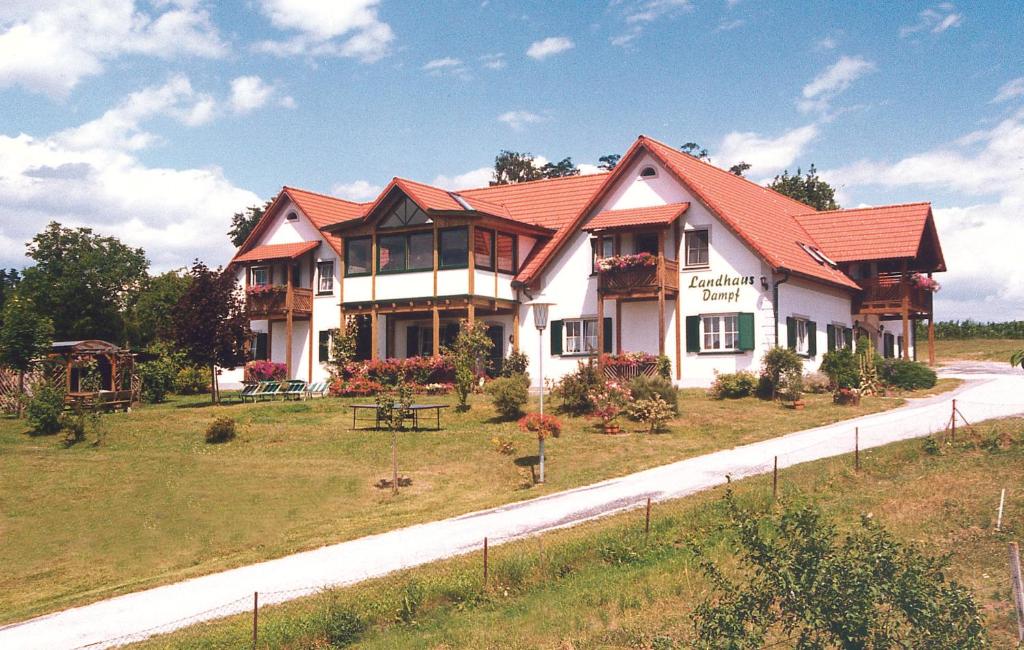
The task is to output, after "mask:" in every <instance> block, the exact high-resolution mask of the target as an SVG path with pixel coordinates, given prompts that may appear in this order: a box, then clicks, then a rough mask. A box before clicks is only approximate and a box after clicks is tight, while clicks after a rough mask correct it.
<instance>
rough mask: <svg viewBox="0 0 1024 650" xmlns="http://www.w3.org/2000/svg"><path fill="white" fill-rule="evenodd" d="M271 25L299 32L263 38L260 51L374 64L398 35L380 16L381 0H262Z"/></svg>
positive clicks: (256, 48)
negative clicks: (277, 37) (340, 0)
mask: <svg viewBox="0 0 1024 650" xmlns="http://www.w3.org/2000/svg"><path fill="white" fill-rule="evenodd" d="M259 4H260V10H261V11H262V12H263V14H264V15H265V16H267V18H269V19H270V22H271V24H273V25H274V26H275V27H277V28H278V29H281V30H285V31H290V32H296V34H295V35H293V36H292V37H291V38H289V39H287V40H283V41H273V40H268V41H261V42H259V43H256V44H255V45H254V46H253V49H254V50H255V51H257V52H264V53H268V54H275V55H277V56H299V55H303V56H343V57H351V58H355V59H359V60H361V61H363V62H364V63H373V62H374V61H377V60H379V59H381V58H383V57H384V56H386V55H387V54H388V52H389V51H390V48H391V43H392V41H393V40H394V38H395V34H394V32H393V31H392V30H391V26H390V25H388V24H387V23H385V22H382V21H381V20H380V19H379V18H378V16H377V5H379V4H380V0H346V1H345V2H323V1H321V0H260V2H259Z"/></svg>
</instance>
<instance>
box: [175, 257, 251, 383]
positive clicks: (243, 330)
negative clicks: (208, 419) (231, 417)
mask: <svg viewBox="0 0 1024 650" xmlns="http://www.w3.org/2000/svg"><path fill="white" fill-rule="evenodd" d="M189 276H190V277H191V279H192V282H191V284H190V285H189V288H188V290H187V291H186V292H185V294H184V295H183V296H182V297H181V300H179V301H178V305H177V307H176V308H175V310H174V334H175V340H176V342H177V343H178V345H179V346H180V347H181V349H182V350H183V351H184V352H185V355H186V356H187V357H188V358H189V359H190V360H191V361H192V362H193V363H196V364H198V365H201V366H206V367H209V369H210V397H211V399H212V400H213V402H215V403H219V402H220V388H219V387H218V385H217V368H218V367H221V368H228V369H234V368H237V367H238V366H240V365H242V364H244V363H245V360H246V343H247V341H248V339H249V336H250V332H249V319H248V317H247V316H246V313H245V304H244V302H243V301H242V297H241V290H240V289H239V287H238V282H237V280H236V279H235V276H233V275H232V274H231V273H229V272H226V271H224V270H222V269H220V268H217V269H215V270H211V269H209V268H207V266H206V265H205V264H203V263H202V262H200V261H199V260H196V261H195V263H194V264H193V265H192V268H191V269H190V270H189Z"/></svg>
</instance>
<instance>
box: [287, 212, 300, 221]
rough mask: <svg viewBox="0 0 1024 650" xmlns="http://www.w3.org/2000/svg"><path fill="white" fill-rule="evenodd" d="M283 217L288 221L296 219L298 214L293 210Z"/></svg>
mask: <svg viewBox="0 0 1024 650" xmlns="http://www.w3.org/2000/svg"><path fill="white" fill-rule="evenodd" d="M285 219H287V220H288V221H298V220H299V215H297V214H295V213H294V212H289V213H288V216H286V217H285Z"/></svg>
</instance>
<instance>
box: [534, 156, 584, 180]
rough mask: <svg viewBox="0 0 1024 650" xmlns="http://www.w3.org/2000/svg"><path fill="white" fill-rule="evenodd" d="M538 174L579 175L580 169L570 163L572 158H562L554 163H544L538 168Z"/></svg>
mask: <svg viewBox="0 0 1024 650" xmlns="http://www.w3.org/2000/svg"><path fill="white" fill-rule="evenodd" d="M540 174H541V176H543V177H544V178H563V177H565V176H579V175H580V169H579V167H577V166H576V165H574V164H573V163H572V158H562V159H561V160H559V161H558V162H556V163H550V162H549V163H545V164H544V166H542V167H541V168H540Z"/></svg>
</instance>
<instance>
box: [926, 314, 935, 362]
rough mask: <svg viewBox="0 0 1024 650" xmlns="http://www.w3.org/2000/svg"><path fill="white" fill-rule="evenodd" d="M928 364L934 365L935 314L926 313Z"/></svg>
mask: <svg viewBox="0 0 1024 650" xmlns="http://www.w3.org/2000/svg"><path fill="white" fill-rule="evenodd" d="M928 365H929V366H934V365H935V314H928Z"/></svg>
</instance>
